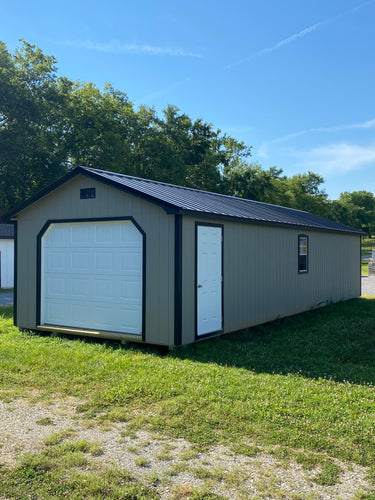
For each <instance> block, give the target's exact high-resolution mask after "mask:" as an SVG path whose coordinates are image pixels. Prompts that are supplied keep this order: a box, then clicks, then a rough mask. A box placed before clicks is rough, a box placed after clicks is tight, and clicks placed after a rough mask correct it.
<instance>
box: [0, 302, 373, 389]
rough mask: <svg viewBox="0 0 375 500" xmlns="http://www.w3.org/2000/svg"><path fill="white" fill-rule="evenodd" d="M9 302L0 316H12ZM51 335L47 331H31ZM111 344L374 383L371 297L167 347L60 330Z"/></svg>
mask: <svg viewBox="0 0 375 500" xmlns="http://www.w3.org/2000/svg"><path fill="white" fill-rule="evenodd" d="M12 311H13V308H12V307H1V308H0V315H1V314H4V315H5V316H6V317H12ZM33 334H34V335H38V336H49V335H50V333H47V332H33ZM57 336H59V337H64V338H69V339H70V340H71V341H75V340H76V341H80V342H82V341H83V342H85V343H100V344H105V345H108V347H110V348H111V349H124V350H140V351H143V352H147V353H150V354H153V355H156V356H161V357H172V358H175V359H181V360H184V359H188V360H191V361H195V362H200V363H215V364H218V365H221V366H232V367H236V368H243V369H246V370H251V371H254V372H257V373H272V374H282V375H287V374H298V375H301V376H305V377H309V378H316V379H317V378H324V379H332V380H335V381H338V382H344V381H347V382H352V383H357V384H371V385H372V384H373V385H375V298H368V299H367V298H359V299H354V300H350V301H347V302H341V303H338V304H332V305H330V306H327V307H324V308H321V309H316V310H313V311H309V312H306V313H303V314H299V315H296V316H293V317H289V318H283V319H279V320H276V321H273V322H271V323H267V324H265V325H260V326H258V327H254V328H250V329H248V330H245V331H241V332H236V333H231V334H228V335H224V336H222V337H216V338H212V339H207V340H204V341H202V342H198V343H196V344H193V345H191V346H189V347H185V348H180V349H175V350H174V351H172V352H169V351H168V350H167V349H166V348H163V347H158V346H150V345H142V344H135V343H129V344H126V345H124V346H122V345H121V344H120V343H119V342H118V341H111V340H108V339H100V338H92V337H80V336H71V335H64V334H58V335H57Z"/></svg>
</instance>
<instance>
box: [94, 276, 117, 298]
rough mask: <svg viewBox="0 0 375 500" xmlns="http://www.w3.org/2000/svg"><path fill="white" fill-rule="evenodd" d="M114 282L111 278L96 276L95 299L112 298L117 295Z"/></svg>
mask: <svg viewBox="0 0 375 500" xmlns="http://www.w3.org/2000/svg"><path fill="white" fill-rule="evenodd" d="M114 289H115V287H114V283H113V281H112V280H109V279H101V278H95V299H111V300H113V299H114V298H115V296H116V294H115V292H114Z"/></svg>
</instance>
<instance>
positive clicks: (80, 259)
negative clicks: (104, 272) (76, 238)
mask: <svg viewBox="0 0 375 500" xmlns="http://www.w3.org/2000/svg"><path fill="white" fill-rule="evenodd" d="M89 264H90V255H89V251H88V250H83V251H78V250H73V251H72V253H71V269H72V270H73V271H78V272H79V271H83V272H87V271H88V270H89Z"/></svg>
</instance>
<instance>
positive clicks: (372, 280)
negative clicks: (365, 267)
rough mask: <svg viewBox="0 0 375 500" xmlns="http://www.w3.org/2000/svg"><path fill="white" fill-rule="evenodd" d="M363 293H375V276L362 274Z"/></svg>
mask: <svg viewBox="0 0 375 500" xmlns="http://www.w3.org/2000/svg"><path fill="white" fill-rule="evenodd" d="M362 295H375V276H362Z"/></svg>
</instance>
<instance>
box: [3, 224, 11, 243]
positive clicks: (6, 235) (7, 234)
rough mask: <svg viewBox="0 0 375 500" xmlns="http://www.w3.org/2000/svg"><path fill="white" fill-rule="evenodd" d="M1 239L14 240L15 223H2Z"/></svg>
mask: <svg viewBox="0 0 375 500" xmlns="http://www.w3.org/2000/svg"><path fill="white" fill-rule="evenodd" d="M0 239H2V240H13V239H14V225H13V224H0Z"/></svg>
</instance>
